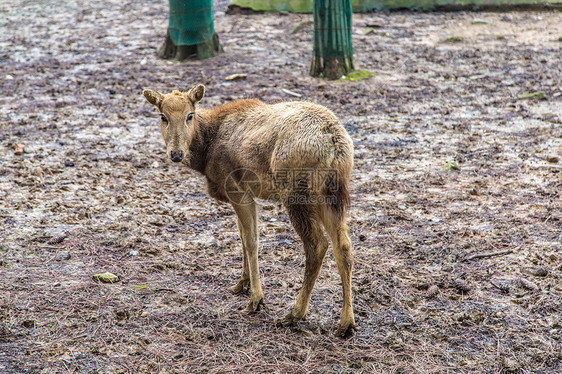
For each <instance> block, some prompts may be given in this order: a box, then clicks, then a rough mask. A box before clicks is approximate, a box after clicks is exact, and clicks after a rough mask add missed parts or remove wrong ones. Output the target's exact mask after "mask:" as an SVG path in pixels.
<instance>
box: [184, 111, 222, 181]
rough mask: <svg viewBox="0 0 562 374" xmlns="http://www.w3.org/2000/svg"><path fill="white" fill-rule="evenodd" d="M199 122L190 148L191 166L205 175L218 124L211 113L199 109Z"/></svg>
mask: <svg viewBox="0 0 562 374" xmlns="http://www.w3.org/2000/svg"><path fill="white" fill-rule="evenodd" d="M196 116H197V122H196V125H195V129H194V130H193V139H192V141H191V145H190V146H189V154H190V158H189V161H190V162H189V166H190V167H191V168H192V169H193V170H195V171H198V172H200V173H201V174H205V168H206V166H207V156H208V153H209V149H210V148H211V145H212V144H213V143H214V141H215V135H216V133H217V128H218V123H217V121H214V120H213V118H212V117H211V116H210V113H209V111H207V110H205V109H198V111H197V112H196Z"/></svg>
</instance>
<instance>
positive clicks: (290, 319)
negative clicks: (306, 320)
mask: <svg viewBox="0 0 562 374" xmlns="http://www.w3.org/2000/svg"><path fill="white" fill-rule="evenodd" d="M301 320H303V318H298V317H295V316H294V315H293V313H292V312H291V313H289V314H287V315H286V316H285V317H283V318H279V319H278V320H277V321H275V323H276V325H277V326H280V327H289V326H295V325H296V324H297V322H299V321H301Z"/></svg>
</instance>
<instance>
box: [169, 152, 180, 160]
mask: <svg viewBox="0 0 562 374" xmlns="http://www.w3.org/2000/svg"><path fill="white" fill-rule="evenodd" d="M170 158H171V159H172V161H174V162H181V160H183V151H179V152H174V151H171V152H170Z"/></svg>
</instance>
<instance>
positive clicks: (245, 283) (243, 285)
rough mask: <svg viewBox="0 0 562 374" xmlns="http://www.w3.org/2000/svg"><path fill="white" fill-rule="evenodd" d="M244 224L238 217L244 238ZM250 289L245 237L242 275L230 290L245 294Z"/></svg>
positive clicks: (236, 293)
mask: <svg viewBox="0 0 562 374" xmlns="http://www.w3.org/2000/svg"><path fill="white" fill-rule="evenodd" d="M243 229H244V225H243V224H242V222H241V221H240V218H238V230H239V231H240V237H241V238H243V237H244V234H242V230H243ZM249 290H250V270H249V269H248V255H247V254H246V244H245V243H244V239H242V276H241V277H240V280H239V281H238V283H237V284H236V285H235V286H233V287H231V288H230V291H231V292H232V293H233V294H235V295H240V294H245V293H246V292H248V291H249Z"/></svg>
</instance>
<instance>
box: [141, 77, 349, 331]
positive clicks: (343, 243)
mask: <svg viewBox="0 0 562 374" xmlns="http://www.w3.org/2000/svg"><path fill="white" fill-rule="evenodd" d="M204 94H205V86H203V85H202V84H198V85H196V86H194V87H192V88H190V89H189V90H187V91H184V92H180V91H178V90H173V91H172V92H171V93H168V94H163V93H161V92H159V91H155V90H150V89H145V90H143V95H144V97H145V98H146V100H147V101H148V102H149V103H150V104H152V105H153V106H154V107H155V109H156V110H155V112H156V113H157V114H158V115H159V117H160V129H161V133H162V137H163V138H164V143H165V146H166V155H167V158H169V159H170V160H171V161H172V162H175V163H181V164H183V165H185V166H187V167H189V168H191V169H193V170H195V171H197V172H198V173H200V174H202V175H203V176H204V177H205V179H206V189H207V193H208V194H209V195H210V197H212V198H214V199H216V200H218V201H222V202H226V203H230V204H231V205H232V207H233V209H234V212H235V213H236V217H237V225H238V229H239V232H240V238H241V242H242V253H243V256H242V275H241V277H240V280H239V281H238V283H237V284H236V285H234V286H233V287H232V288H231V291H232V293H234V294H245V293H247V292H248V291H249V292H250V302H249V304H248V307H247V309H246V310H247V312H248V313H255V312H257V311H259V310H260V308H261V307H262V305H264V294H263V290H262V283H261V279H260V272H259V265H258V218H257V203H256V200H258V199H263V200H272V201H276V202H278V203H281V204H282V205H283V206H284V207H285V208H286V210H287V213H288V216H289V218H290V222H291V224H292V226H293V227H294V229H295V231H296V233H297V234H298V235H299V237H300V238H301V240H302V243H303V247H304V254H305V271H304V280H303V283H302V287H301V288H300V291H299V293H298V296H297V299H296V302H295V305H294V307H293V309H292V310H291V311H290V312H289V313H288V314H287V315H286V316H285V317H284V318H280V319H278V320H277V321H276V323H277V324H278V325H281V326H286V327H289V326H294V325H296V324H297V322H298V321H300V320H303V319H305V317H306V315H307V313H308V308H309V303H310V298H311V293H312V290H313V288H314V285H315V283H316V280H317V278H318V274H319V272H320V268H321V267H322V264H323V261H324V257H325V255H326V252H327V249H328V247H329V242H328V240H327V239H326V236H325V235H324V230H325V231H326V232H327V234H328V236H329V237H330V239H331V242H332V246H333V251H334V257H335V261H336V264H337V268H338V271H339V274H340V277H341V281H342V288H343V307H342V312H341V318H340V323H339V327H338V328H337V330H336V332H335V335H336V336H338V337H348V336H352V335H353V334H354V333H355V331H356V329H357V325H356V323H355V318H354V314H353V307H352V294H351V291H352V290H351V276H352V270H353V253H352V245H351V240H350V237H349V228H348V226H347V224H346V216H347V212H348V209H349V207H350V192H349V184H350V180H351V171H352V168H353V142H352V140H351V138H350V136H349V134H348V133H347V131H346V130H345V128H344V126H343V125H342V124H341V122H340V121H339V119H338V118H337V117H336V115H335V114H334V113H333V112H332V111H330V110H329V109H327V108H325V107H323V106H320V105H317V104H314V103H311V102H306V101H292V102H279V103H274V104H267V103H264V102H262V101H260V100H257V99H243V100H236V101H232V102H230V103H227V104H224V105H222V106H218V107H216V108H210V109H207V108H203V107H200V106H199V105H198V104H199V102H200V101H201V99H202V98H203V96H204Z"/></svg>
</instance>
